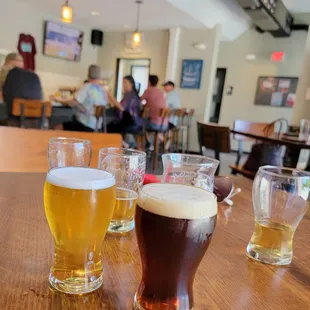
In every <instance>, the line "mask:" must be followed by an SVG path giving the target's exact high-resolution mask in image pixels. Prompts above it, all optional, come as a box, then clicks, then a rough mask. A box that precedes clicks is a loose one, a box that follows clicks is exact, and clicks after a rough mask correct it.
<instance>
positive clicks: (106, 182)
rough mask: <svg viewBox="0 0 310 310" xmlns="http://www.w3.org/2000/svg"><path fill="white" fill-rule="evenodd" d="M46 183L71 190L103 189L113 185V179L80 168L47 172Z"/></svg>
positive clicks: (102, 173) (99, 172) (94, 170)
mask: <svg viewBox="0 0 310 310" xmlns="http://www.w3.org/2000/svg"><path fill="white" fill-rule="evenodd" d="M46 181H47V182H48V183H50V184H53V185H56V186H60V187H66V188H71V189H84V190H90V189H105V188H109V187H111V186H113V185H115V178H114V177H113V175H112V174H111V173H109V172H106V171H104V170H99V169H92V168H82V167H64V168H55V169H52V170H50V171H49V172H48V174H47V177H46Z"/></svg>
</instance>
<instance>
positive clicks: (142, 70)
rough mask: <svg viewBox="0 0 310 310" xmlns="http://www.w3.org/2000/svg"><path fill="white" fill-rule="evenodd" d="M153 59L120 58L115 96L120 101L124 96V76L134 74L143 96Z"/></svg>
mask: <svg viewBox="0 0 310 310" xmlns="http://www.w3.org/2000/svg"><path fill="white" fill-rule="evenodd" d="M150 67H151V60H150V59H149V58H141V59H130V58H118V59H117V67H116V72H117V75H116V85H115V96H116V99H117V100H118V101H121V99H122V97H123V78H124V77H125V76H126V75H132V76H133V78H134V80H135V82H136V88H137V90H138V92H139V95H140V96H142V95H143V93H144V92H145V90H146V89H147V86H148V80H149V74H150Z"/></svg>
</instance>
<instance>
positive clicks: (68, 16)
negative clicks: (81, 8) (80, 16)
mask: <svg viewBox="0 0 310 310" xmlns="http://www.w3.org/2000/svg"><path fill="white" fill-rule="evenodd" d="M61 20H62V21H63V22H64V23H72V7H71V6H70V5H69V0H66V2H65V4H64V5H63V6H62V7H61Z"/></svg>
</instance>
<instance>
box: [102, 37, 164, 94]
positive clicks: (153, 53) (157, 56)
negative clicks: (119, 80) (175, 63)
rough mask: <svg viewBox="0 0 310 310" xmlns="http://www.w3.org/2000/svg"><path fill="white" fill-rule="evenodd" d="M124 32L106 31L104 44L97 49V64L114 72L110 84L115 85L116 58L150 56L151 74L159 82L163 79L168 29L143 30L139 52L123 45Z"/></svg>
mask: <svg viewBox="0 0 310 310" xmlns="http://www.w3.org/2000/svg"><path fill="white" fill-rule="evenodd" d="M125 36H126V34H125V33H124V32H106V33H105V36H104V44H103V46H102V47H101V48H99V50H98V64H99V65H100V66H101V67H102V69H103V70H107V71H112V72H114V76H113V78H112V81H111V86H112V88H113V89H114V87H115V78H116V61H117V58H132V59H137V58H150V59H151V74H156V75H158V76H159V79H160V82H163V81H164V79H165V73H166V62H167V53H168V40H169V37H168V31H148V32H144V40H143V44H142V47H141V51H140V52H139V53H129V52H128V49H126V46H125Z"/></svg>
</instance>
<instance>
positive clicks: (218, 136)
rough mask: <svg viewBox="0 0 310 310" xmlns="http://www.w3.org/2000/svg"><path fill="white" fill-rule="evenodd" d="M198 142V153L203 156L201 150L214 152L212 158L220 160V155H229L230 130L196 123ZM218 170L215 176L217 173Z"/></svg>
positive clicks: (215, 125) (210, 124)
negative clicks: (205, 149)
mask: <svg viewBox="0 0 310 310" xmlns="http://www.w3.org/2000/svg"><path fill="white" fill-rule="evenodd" d="M197 129H198V140H199V147H200V153H201V154H202V155H203V152H202V148H203V147H205V148H207V149H210V150H213V151H214V157H215V158H216V159H217V160H220V154H221V153H230V129H229V127H224V126H219V125H217V124H212V123H208V124H205V123H200V122H197ZM219 169H220V167H219V168H218V170H217V172H216V174H217V175H218V173H219Z"/></svg>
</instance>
